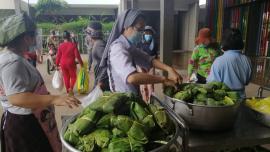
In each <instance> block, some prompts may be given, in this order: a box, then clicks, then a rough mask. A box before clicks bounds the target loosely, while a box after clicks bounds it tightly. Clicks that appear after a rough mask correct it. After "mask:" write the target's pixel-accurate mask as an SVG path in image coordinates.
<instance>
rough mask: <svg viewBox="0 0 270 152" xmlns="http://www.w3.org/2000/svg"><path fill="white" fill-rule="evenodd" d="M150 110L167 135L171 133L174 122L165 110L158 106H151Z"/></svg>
mask: <svg viewBox="0 0 270 152" xmlns="http://www.w3.org/2000/svg"><path fill="white" fill-rule="evenodd" d="M149 109H150V111H151V113H152V114H153V116H154V118H155V121H156V122H157V124H158V126H159V127H160V128H161V129H163V130H164V131H165V132H166V133H169V132H170V130H171V127H172V122H171V120H170V118H169V117H168V115H167V113H166V111H165V109H164V108H163V107H160V106H158V105H152V104H150V105H149Z"/></svg>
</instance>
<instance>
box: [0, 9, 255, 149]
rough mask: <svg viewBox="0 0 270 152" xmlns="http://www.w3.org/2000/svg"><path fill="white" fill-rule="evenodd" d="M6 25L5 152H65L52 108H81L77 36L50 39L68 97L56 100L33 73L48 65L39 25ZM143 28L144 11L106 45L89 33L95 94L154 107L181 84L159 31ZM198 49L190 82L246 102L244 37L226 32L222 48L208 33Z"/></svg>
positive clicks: (1, 87) (1, 55)
mask: <svg viewBox="0 0 270 152" xmlns="http://www.w3.org/2000/svg"><path fill="white" fill-rule="evenodd" d="M0 23H1V24H0V35H1V37H4V38H1V39H0V46H2V47H3V49H2V50H1V51H0V98H1V103H2V106H3V109H4V114H3V116H2V121H1V149H2V151H3V152H16V151H20V152H30V151H39V152H43V151H44V152H49V151H56V152H60V151H61V146H62V145H61V142H60V140H59V137H58V130H57V126H56V123H55V114H54V106H68V107H70V108H72V107H77V106H79V104H80V101H79V100H78V99H76V97H75V96H74V91H73V88H74V85H75V82H76V68H77V64H76V62H79V64H80V66H81V67H83V66H84V64H86V63H84V62H83V61H82V59H81V56H80V53H79V51H78V46H77V41H76V39H74V36H73V35H74V34H72V33H70V32H69V31H64V32H63V36H62V37H63V39H64V41H63V42H61V43H60V41H59V38H58V37H57V36H56V33H55V31H52V32H51V36H50V37H49V38H48V40H47V41H48V48H49V53H50V54H51V55H52V56H53V55H55V58H53V60H55V68H56V70H61V71H62V74H63V77H64V84H65V86H66V92H67V93H68V94H65V95H51V94H50V93H49V92H48V90H47V89H46V84H45V83H44V80H43V78H42V76H41V74H40V73H39V71H38V70H37V69H36V68H35V65H36V62H38V63H41V62H42V57H41V55H40V52H39V50H40V49H41V47H40V46H41V45H40V44H37V43H36V42H38V41H40V40H37V37H36V34H37V31H36V25H35V23H34V22H33V21H32V20H31V19H30V18H29V17H28V16H27V15H25V14H20V15H13V16H10V17H8V18H6V19H4V20H0ZM145 25H146V21H145V16H144V14H143V13H142V12H141V11H139V10H137V9H128V10H126V11H124V12H123V13H122V14H120V15H119V16H118V17H117V20H116V21H115V24H114V26H113V28H112V31H111V34H110V36H109V38H108V39H107V42H105V41H104V40H103V32H102V25H101V24H100V23H99V22H91V23H90V24H89V25H88V27H87V28H86V30H85V33H86V45H87V46H88V50H89V61H88V68H89V71H91V70H93V71H94V84H95V87H96V86H99V87H100V88H101V89H102V90H103V91H113V92H132V93H134V94H137V95H142V97H143V99H144V100H145V101H146V102H148V101H149V97H150V95H151V92H153V91H154V87H153V85H154V84H157V83H162V84H164V85H165V86H175V85H176V84H179V83H182V81H183V78H182V76H181V75H180V74H179V73H178V72H177V71H176V70H175V69H174V68H172V67H171V66H169V65H166V64H164V63H162V62H161V61H160V60H159V59H158V44H157V42H156V37H157V36H158V34H157V32H156V31H155V30H154V28H153V27H151V26H145ZM7 27H8V28H7ZM5 29H9V30H5ZM18 29H20V30H18ZM14 31H17V32H14ZM195 43H196V47H195V48H194V50H193V53H192V56H191V59H190V61H189V64H188V77H189V78H191V77H192V75H195V77H196V78H197V79H196V83H207V82H212V81H219V82H224V83H225V84H226V85H228V87H230V88H231V89H233V90H237V91H239V93H240V94H241V97H243V98H244V97H245V85H247V84H248V83H249V81H250V79H251V63H250V60H249V59H248V58H247V57H246V56H245V55H243V54H242V52H241V50H242V49H243V47H244V44H243V39H242V36H241V33H240V31H239V30H237V29H228V30H226V31H225V32H224V34H223V38H222V41H221V45H219V44H218V43H217V42H216V41H215V40H214V39H213V38H212V36H211V31H210V29H208V28H203V29H201V30H200V31H199V33H198V37H197V38H196V40H195ZM92 68H93V69H92ZM155 69H160V70H162V71H166V72H168V76H158V75H155V73H154V70H155ZM140 86H141V89H140ZM18 126H20V127H18Z"/></svg>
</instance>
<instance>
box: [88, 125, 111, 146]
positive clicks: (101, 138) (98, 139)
mask: <svg viewBox="0 0 270 152" xmlns="http://www.w3.org/2000/svg"><path fill="white" fill-rule="evenodd" d="M91 134H93V136H94V137H95V143H96V144H97V145H98V146H99V147H100V148H105V147H107V146H108V145H109V142H110V139H111V137H112V134H111V133H110V131H109V130H105V129H97V130H95V131H94V132H93V133H91Z"/></svg>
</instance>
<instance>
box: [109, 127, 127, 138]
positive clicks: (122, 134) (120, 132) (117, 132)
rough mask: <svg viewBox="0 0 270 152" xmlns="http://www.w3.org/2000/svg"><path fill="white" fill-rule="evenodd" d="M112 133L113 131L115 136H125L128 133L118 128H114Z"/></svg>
mask: <svg viewBox="0 0 270 152" xmlns="http://www.w3.org/2000/svg"><path fill="white" fill-rule="evenodd" d="M112 133H113V137H125V136H126V134H125V133H124V132H123V131H121V130H119V129H117V128H113V129H112Z"/></svg>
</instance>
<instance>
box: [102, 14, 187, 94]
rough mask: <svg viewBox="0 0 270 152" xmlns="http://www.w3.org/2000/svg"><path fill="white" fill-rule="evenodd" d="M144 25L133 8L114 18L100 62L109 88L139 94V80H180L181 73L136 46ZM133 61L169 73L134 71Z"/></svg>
mask: <svg viewBox="0 0 270 152" xmlns="http://www.w3.org/2000/svg"><path fill="white" fill-rule="evenodd" d="M144 26H145V21H144V17H143V14H142V13H141V11H139V10H136V9H129V10H126V11H125V12H124V13H122V14H121V15H120V16H118V18H117V21H116V23H115V25H114V27H113V30H112V33H111V35H110V37H109V39H108V42H107V45H106V48H105V51H104V54H103V58H102V61H101V65H100V67H103V68H105V69H106V70H107V73H108V75H109V81H110V88H111V90H112V91H116V92H133V93H135V94H139V85H140V84H154V83H163V84H165V85H172V86H173V85H175V84H176V83H181V82H182V78H181V76H180V75H179V74H178V73H177V72H176V71H175V70H174V69H173V68H171V67H169V66H167V65H165V64H164V63H162V62H160V61H159V60H157V59H154V58H153V57H150V56H149V55H147V54H146V53H145V52H144V51H142V50H140V49H138V48H136V44H137V43H139V42H140V41H141V38H142V32H143V30H144ZM137 65H138V66H140V67H144V68H145V69H149V68H151V67H152V66H153V67H155V68H158V69H161V70H164V71H167V72H168V74H169V77H163V76H155V75H150V74H147V73H141V72H138V71H137V69H136V66H137Z"/></svg>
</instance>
